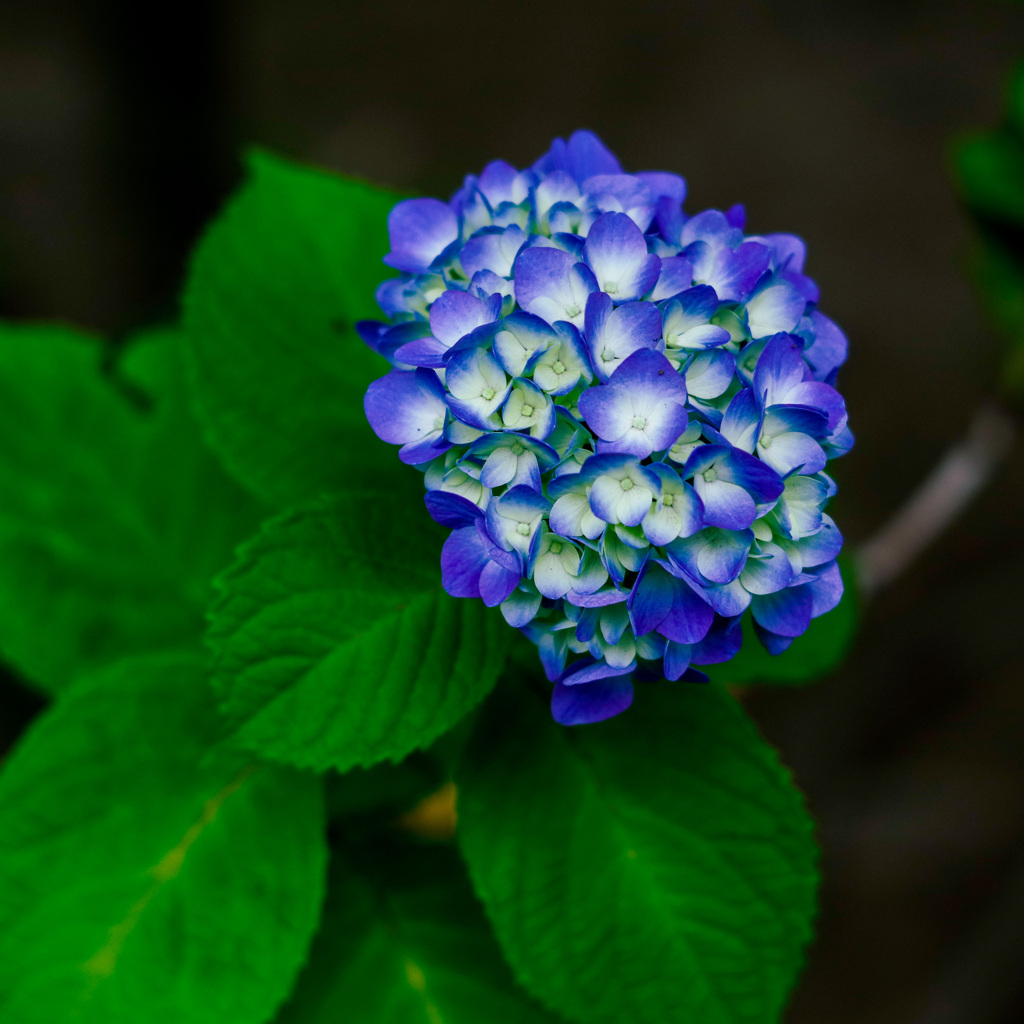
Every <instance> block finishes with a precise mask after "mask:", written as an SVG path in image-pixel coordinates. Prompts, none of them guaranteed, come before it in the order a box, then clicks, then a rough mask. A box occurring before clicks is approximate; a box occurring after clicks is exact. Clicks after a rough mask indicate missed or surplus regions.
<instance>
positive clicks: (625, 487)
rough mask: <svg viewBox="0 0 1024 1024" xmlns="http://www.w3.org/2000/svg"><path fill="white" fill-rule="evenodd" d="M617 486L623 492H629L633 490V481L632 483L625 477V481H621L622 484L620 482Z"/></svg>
mask: <svg viewBox="0 0 1024 1024" xmlns="http://www.w3.org/2000/svg"><path fill="white" fill-rule="evenodd" d="M619 486H620V487H621V488H622V489H623V490H624V491H629V490H632V489H633V481H632V480H630V479H629V477H628V476H627V477H626V479H625V480H623V481H622V482H621V483H620V484H619Z"/></svg>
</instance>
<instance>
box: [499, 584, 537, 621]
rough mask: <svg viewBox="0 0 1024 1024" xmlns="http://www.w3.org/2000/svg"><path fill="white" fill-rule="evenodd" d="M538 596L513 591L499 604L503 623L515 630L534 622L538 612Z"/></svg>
mask: <svg viewBox="0 0 1024 1024" xmlns="http://www.w3.org/2000/svg"><path fill="white" fill-rule="evenodd" d="M540 601H541V598H540V594H528V593H525V592H523V591H522V590H514V591H513V592H512V593H511V594H510V595H509V596H508V597H507V598H506V599H505V600H504V601H502V602H501V614H502V615H504V616H505V621H506V622H507V623H508V624H509V625H510V626H514V627H515V628H516V629H521V628H522V627H523V626H526V625H528V624H529V623H530V622H532V621H533V620H534V618H535V617H536V615H537V612H538V611H539V610H540Z"/></svg>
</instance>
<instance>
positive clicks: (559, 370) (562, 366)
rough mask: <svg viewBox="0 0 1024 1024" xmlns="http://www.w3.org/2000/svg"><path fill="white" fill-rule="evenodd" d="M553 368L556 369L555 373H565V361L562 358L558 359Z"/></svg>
mask: <svg viewBox="0 0 1024 1024" xmlns="http://www.w3.org/2000/svg"><path fill="white" fill-rule="evenodd" d="M551 369H552V370H554V371H555V373H565V363H563V362H562V360H561V359H556V360H555V362H554V363H553V365H552V367H551Z"/></svg>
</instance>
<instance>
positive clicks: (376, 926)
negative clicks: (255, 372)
mask: <svg viewBox="0 0 1024 1024" xmlns="http://www.w3.org/2000/svg"><path fill="white" fill-rule="evenodd" d="M556 1019H557V1018H555V1017H553V1016H552V1015H551V1014H549V1013H547V1012H546V1011H544V1010H543V1009H542V1008H541V1007H540V1006H539V1005H537V1004H536V1003H535V1002H534V1001H533V1000H532V999H530V998H529V996H527V995H526V993H525V992H523V991H522V990H521V989H519V988H517V986H516V984H515V982H514V980H513V979H512V975H511V973H510V972H509V969H508V967H506V966H505V964H504V962H503V961H502V959H501V954H500V952H499V951H498V947H497V944H496V943H495V941H494V936H493V935H492V934H491V930H490V928H489V927H488V925H487V921H486V919H485V918H484V914H483V911H482V910H481V908H480V905H479V903H477V901H476V899H475V897H474V896H473V891H472V889H471V888H470V885H469V882H468V880H467V879H466V874H465V869H464V868H463V866H462V864H461V863H460V862H459V858H458V856H457V854H456V853H455V852H454V851H453V850H452V849H451V848H449V847H445V846H425V845H424V846H412V845H399V844H397V843H390V844H383V843H381V844H378V845H375V846H371V847H368V848H365V849H358V848H350V849H347V850H345V849H342V850H340V851H338V852H336V853H335V855H334V859H333V861H332V864H331V878H330V882H329V884H328V895H327V904H326V907H325V909H324V922H323V926H322V929H321V932H320V934H319V935H318V936H317V940H316V942H315V944H314V946H313V952H312V954H311V956H310V961H309V964H308V965H307V967H306V970H305V972H304V973H303V974H302V976H301V977H300V979H299V983H298V986H297V987H296V990H295V993H294V994H293V996H292V998H291V1000H290V1001H289V1003H288V1005H287V1006H286V1007H285V1008H284V1010H283V1011H282V1013H281V1015H280V1017H279V1018H278V1024H339V1022H341V1021H352V1022H353V1024H553V1022H554V1021H555V1020H556Z"/></svg>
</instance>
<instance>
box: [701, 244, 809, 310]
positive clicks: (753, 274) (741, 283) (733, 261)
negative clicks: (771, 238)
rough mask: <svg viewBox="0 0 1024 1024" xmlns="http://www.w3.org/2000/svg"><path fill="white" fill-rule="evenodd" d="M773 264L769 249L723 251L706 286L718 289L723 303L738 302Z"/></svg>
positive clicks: (744, 246) (753, 247) (752, 246)
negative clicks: (771, 263) (769, 265)
mask: <svg viewBox="0 0 1024 1024" xmlns="http://www.w3.org/2000/svg"><path fill="white" fill-rule="evenodd" d="M770 262H771V250H770V249H769V248H768V247H767V246H765V245H761V244H760V242H744V243H743V244H742V245H740V246H739V247H738V248H736V249H732V250H730V249H722V250H720V251H719V253H718V255H717V257H716V258H715V262H714V265H713V268H712V270H711V272H710V273H709V274H707V275H706V276H705V277H704V282H705V283H706V284H709V285H711V287H712V288H714V289H715V291H716V292H717V293H718V298H719V299H720V300H721V301H722V302H739V301H741V300H742V299H744V298H745V297H746V296H747V295H748V294H749V293H750V291H751V289H752V288H753V287H754V285H755V284H757V281H758V278H760V276H761V275H762V274H763V273H764V272H765V271H766V270H767V269H768V264H769V263H770ZM802 301H803V300H802V299H801V302H802ZM801 308H802V307H801ZM798 319H799V318H798ZM795 323H796V321H795V320H794V325H795Z"/></svg>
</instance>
